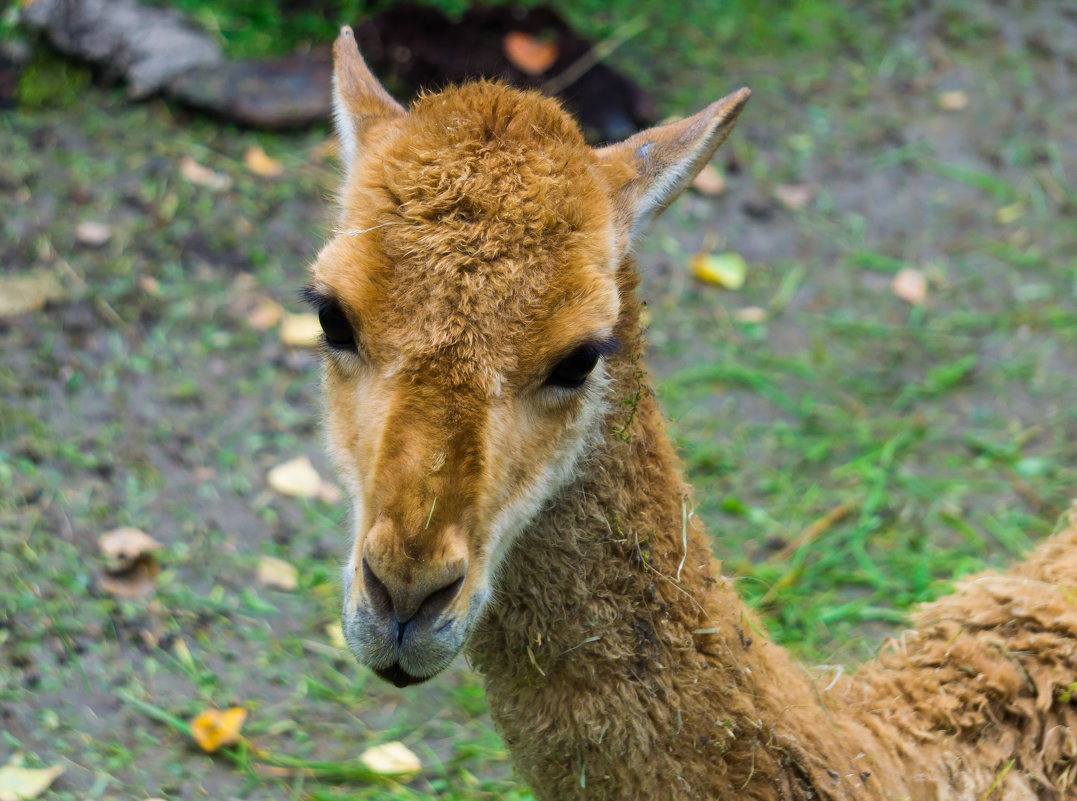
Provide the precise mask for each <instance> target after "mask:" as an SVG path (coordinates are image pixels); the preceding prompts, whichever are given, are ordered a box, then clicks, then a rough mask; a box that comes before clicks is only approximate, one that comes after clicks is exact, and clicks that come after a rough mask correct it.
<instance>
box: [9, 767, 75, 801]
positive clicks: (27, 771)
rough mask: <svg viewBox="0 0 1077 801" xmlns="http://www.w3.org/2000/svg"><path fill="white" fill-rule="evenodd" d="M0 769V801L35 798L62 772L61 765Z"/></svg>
mask: <svg viewBox="0 0 1077 801" xmlns="http://www.w3.org/2000/svg"><path fill="white" fill-rule="evenodd" d="M15 762H16V760H12V762H11V764H8V765H4V767H2V768H0V801H25V799H30V798H37V797H38V796H39V795H41V794H42V793H43V792H45V791H46V790H47V789H49V785H50V784H52V783H53V782H54V781H55V780H56V777H57V776H59V775H60V774H61V773H63V772H64V768H63V766H62V765H54V766H53V767H51V768H24V767H22V766H21V765H18V764H15Z"/></svg>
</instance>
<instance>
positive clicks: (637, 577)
mask: <svg viewBox="0 0 1077 801" xmlns="http://www.w3.org/2000/svg"><path fill="white" fill-rule="evenodd" d="M335 60H336V66H335V79H334V80H335V101H336V119H337V126H338V129H339V134H340V149H341V154H342V156H343V160H344V164H345V166H346V177H345V183H344V186H343V189H342V191H341V207H342V208H341V214H340V220H339V223H338V226H337V229H338V230H337V231H336V233H335V236H334V237H333V238H332V239H331V241H330V242H329V243H328V244H327V245H326V246H325V248H324V249H323V250H322V251H321V253H320V254H319V256H318V259H317V262H316V264H315V265H314V267H313V275H312V281H311V285H310V287H309V289H308V295H309V298H310V300H311V302H312V303H314V304H315V305H316V307H317V308H318V310H319V313H320V317H321V322H322V327H323V329H324V332H325V344H326V347H325V373H324V392H325V408H326V419H327V428H328V431H327V434H328V441H329V445H330V449H331V451H332V456H333V459H334V462H335V464H336V466H337V468H338V470H339V472H340V475H341V477H342V480H343V482H344V483H345V484H346V487H347V491H348V494H349V496H350V500H351V504H352V509H353V516H352V525H353V528H354V544H353V546H352V550H351V555H350V563H349V564H348V566H347V568H346V570H345V574H344V591H345V596H344V609H343V617H344V631H345V634H346V636H347V638H348V641H349V643H350V645H351V648H352V649H353V650H354V651H355V653H356V655H357V656H358V658H359V660H360V661H361V662H363V663H364V664H366V665H368V666H369V667H370V668H372V669H373V670H374V671H375V672H376V673H378V674H379V675H380V676H382V677H383V678H386V679H388V680H389V681H392V682H393V683H395V684H396V685H398V686H405V685H409V684H416V683H419V682H421V681H424V680H426V679H428V678H430V677H431V676H433V675H435V674H436V673H438V672H439V671H441V670H442V669H444V668H445V667H446V666H447V665H448V664H449V663H450V662H451V661H452V659H453V657H454V656H456V655H457V654H458V653H459V652H461V651H465V652H466V653H467V655H468V658H469V659H470V661H471V663H472V664H473V665H474V666H475V667H476V668H477V669H478V670H479V671H480V672H481V673H482V674H483V676H484V679H485V683H486V690H487V696H488V698H489V704H490V708H491V711H492V714H493V717H494V720H495V721H496V723H497V725H498V727H499V729H500V731H501V732H502V733H503V735H504V737H505V740H506V741H507V742H508V744H509V747H510V748H511V750H512V753H513V756H514V758H515V761H516V764H517V766H518V768H519V770H520V773H521V774H522V775H523V777H524V778H525V779H526V780H527V781H528V782H529V784H530V785H531V787H532V788H533V791H534V794H535V796H536V798H538V799H542V801H565V800H566V799H646V800H647V801H655V800H658V799H733V798H736V799H867V798H872V799H895V800H896V799H910V800H913V799H969V800H971V801H982V800H983V799H991V801H997V800H1001V799H1010V800H1015V799H1060V798H1075V797H1077V791H1075V789H1074V772H1075V767H1074V766H1075V760H1077V708H1075V706H1074V705H1073V703H1071V700H1070V699H1071V694H1072V693H1073V689H1074V688H1073V687H1072V685H1073V684H1074V682H1075V681H1077V521H1071V522H1070V524H1069V527H1068V528H1066V529H1065V530H1064V531H1062V532H1060V533H1058V534H1056V535H1055V536H1054V537H1052V538H1051V539H1049V540H1048V541H1047V542H1045V543H1043V544H1042V545H1041V546H1040V547H1039V548H1038V549H1037V550H1036V551H1035V552H1034V553H1033V554H1032V556H1031V558H1030V559H1029V560H1028V561H1026V562H1025V563H1024V564H1022V565H1021V566H1019V567H1017V568H1015V569H1014V570H1012V571H1010V572H1008V573H1005V574H1002V575H982V576H979V577H976V578H973V579H971V580H969V581H966V582H965V583H964V584H962V586H961V587H960V588H959V589H958V590H957V592H956V593H954V594H953V595H951V596H950V597H948V598H945V599H943V600H941V601H939V602H937V603H934V604H930V605H928V606H926V607H923V608H922V609H921V610H920V611H919V612H918V613H917V615H916V616H915V628H914V629H913V630H911V631H909V632H907V633H906V634H904V635H903V636H901V637H900V638H898V639H897V640H894V641H891V642H890V643H888V644H887V645H886V646H885V647H884V648H883V650H882V654H881V656H880V657H879V658H878V659H877V660H876V661H873V662H870V663H868V664H866V665H863V666H862V667H861V668H860V669H859V670H858V671H857V672H856V673H855V675H852V676H844V677H841V678H838V679H836V680H833V681H830V680H829V679H828V680H827V681H823V682H819V681H814V680H813V678H812V676H811V675H810V674H809V673H808V672H807V671H806V670H805V669H804V668H803V667H801V666H800V665H798V664H797V663H796V662H795V661H794V660H793V659H792V658H790V657H789V656H788V655H787V654H786V653H785V652H784V651H783V650H782V649H780V648H779V647H777V646H775V645H773V644H771V643H770V642H768V641H767V640H766V639H765V637H764V636H762V635H761V634H759V632H760V630H761V629H760V624H759V623H758V622H757V621H756V620H754V618H753V616H752V614H751V612H750V611H749V610H748V609H746V608H745V606H744V604H742V603H741V601H740V600H739V599H738V598H737V595H736V593H735V592H734V590H733V587H732V584H731V582H730V581H729V580H728V579H726V578H724V577H722V575H721V573H720V572H719V564H718V562H716V561H715V560H714V558H713V557H712V555H711V553H710V550H709V547H708V543H707V540H706V538H705V537H704V535H703V533H702V531H701V530H700V529H699V527H698V525H697V523H696V522H695V521H694V520H693V519H692V518H691V517H688V516H686V514H685V509H686V505H687V504H688V503H689V500H688V497H689V490H688V487H687V486H686V485H685V484H684V482H683V480H682V478H681V471H680V467H679V465H678V463H677V459H676V457H675V455H674V453H673V449H672V448H671V446H670V443H669V439H668V437H667V436H666V434H665V433H664V431H663V428H662V422H661V416H660V414H659V412H658V410H657V408H656V405H655V401H654V398H653V394H652V393H651V391H650V390H649V389H648V379H647V376H646V374H645V373H644V372H643V369H642V368H641V366H640V358H641V348H642V345H641V339H640V327H639V301H638V300H637V298H636V294H635V290H636V285H637V277H636V273H635V269H634V265H633V262H632V258H631V249H632V245H633V243H634V242H635V241H636V240H637V239H638V238H639V236H640V235H641V233H642V232H643V230H644V229H645V228H646V227H647V225H648V223H649V222H650V221H651V220H652V219H653V218H654V217H655V215H657V214H658V213H659V212H660V211H662V210H663V209H664V208H665V207H666V206H668V205H669V203H670V202H671V201H672V200H673V199H674V198H675V197H676V196H677V195H678V194H679V193H680V192H681V191H682V190H683V189H684V187H685V185H686V184H687V183H688V182H689V181H690V180H691V179H692V177H693V176H694V175H695V174H696V172H697V171H698V170H699V169H700V168H701V167H702V166H703V165H704V164H706V163H707V161H708V160H709V159H710V158H711V156H712V154H713V153H714V151H715V149H716V148H717V147H718V145H719V144H721V142H722V140H724V139H725V137H726V135H727V134H728V133H729V131H730V129H731V127H732V126H733V123H734V121H735V119H736V118H737V115H738V114H739V113H740V111H741V109H742V108H743V107H744V104H745V103H746V102H747V100H748V94H749V93H748V91H747V90H746V89H741V90H738V91H737V92H734V93H733V94H731V95H729V96H728V97H726V98H724V99H722V100H719V101H718V102H716V103H714V104H713V105H711V106H709V107H708V108H706V109H705V110H704V111H702V112H700V113H699V114H697V115H696V116H694V117H691V118H689V119H686V120H684V121H682V122H677V123H673V124H671V125H666V126H662V127H658V128H655V129H652V130H649V131H645V132H643V133H640V134H637V135H636V136H633V137H632V138H630V139H629V140H627V141H626V142H623V143H621V144H615V145H611V146H609V147H604V148H601V149H598V150H592V149H590V148H589V147H587V146H586V145H585V143H584V141H583V138H582V137H581V135H580V133H579V130H578V128H577V126H576V125H575V123H574V122H573V121H572V120H571V119H570V118H569V117H568V116H567V115H566V114H565V113H564V112H563V111H562V110H561V108H560V107H559V106H558V104H557V103H556V102H555V101H552V100H549V99H546V98H543V97H541V96H539V95H537V94H534V93H527V92H520V91H516V90H513V89H509V88H507V87H504V86H501V85H499V84H496V83H489V82H480V83H474V84H470V85H466V86H463V87H459V88H450V89H446V90H444V91H442V92H440V93H437V94H428V95H424V96H423V97H421V98H419V99H418V100H417V101H415V103H414V104H413V105H412V106H411V107H410V108H409V109H407V110H405V109H404V108H402V107H401V106H400V105H398V104H397V103H396V102H395V101H394V100H393V99H392V98H391V97H390V96H389V94H388V93H387V92H386V91H385V90H384V89H383V88H382V87H381V85H380V84H379V83H378V82H377V80H376V79H375V78H374V77H373V75H371V73H370V72H369V70H368V69H367V68H366V65H365V64H364V63H363V60H362V58H361V56H360V55H359V51H358V49H357V48H356V45H355V42H354V39H353V36H352V33H351V31H350V30H349V29H347V28H345V29H344V30H343V31H342V32H341V35H340V38H339V39H338V40H337V43H336V46H335ZM1074 697H1075V698H1077V695H1074Z"/></svg>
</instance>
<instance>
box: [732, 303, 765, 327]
mask: <svg viewBox="0 0 1077 801" xmlns="http://www.w3.org/2000/svg"><path fill="white" fill-rule="evenodd" d="M733 318H734V319H735V320H736V321H737V322H739V323H765V322H766V321H767V312H766V310H765V309H761V308H759V307H758V306H745V307H744V308H743V309H737V310H736V311H735V312H733Z"/></svg>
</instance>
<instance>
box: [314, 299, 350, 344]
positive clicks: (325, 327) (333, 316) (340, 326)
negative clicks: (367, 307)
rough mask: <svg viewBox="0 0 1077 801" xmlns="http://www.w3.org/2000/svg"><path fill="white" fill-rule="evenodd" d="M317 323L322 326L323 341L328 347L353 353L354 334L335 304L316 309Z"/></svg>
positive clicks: (329, 303)
mask: <svg viewBox="0 0 1077 801" xmlns="http://www.w3.org/2000/svg"><path fill="white" fill-rule="evenodd" d="M318 322H320V323H321V324H322V331H323V332H324V333H325V341H326V343H327V344H328V345H329V347H331V348H336V349H337V350H351V351H354V350H355V349H356V348H355V332H354V331H353V330H352V326H351V323H349V322H348V318H347V317H345V316H344V312H343V311H342V310H341V308H340V306H338V305H337V304H336V303H333V302H332V301H330V302H328V303H325V304H324V305H322V306H321V308H319V309H318Z"/></svg>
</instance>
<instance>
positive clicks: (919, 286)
mask: <svg viewBox="0 0 1077 801" xmlns="http://www.w3.org/2000/svg"><path fill="white" fill-rule="evenodd" d="M890 290H891V291H892V292H893V293H894V294H895V295H897V296H898V297H899V298H901V299H902V300H904V301H906V302H908V303H911V304H912V305H914V306H920V305H922V304H923V302H924V300H925V299H926V298H927V278H925V277H924V274H923V273H922V272H920V271H919V270H916V269H913V268H912V267H904V268H902V269H901V270H899V271H898V274H897V275H895V276H894V280H893V281H891V282H890Z"/></svg>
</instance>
